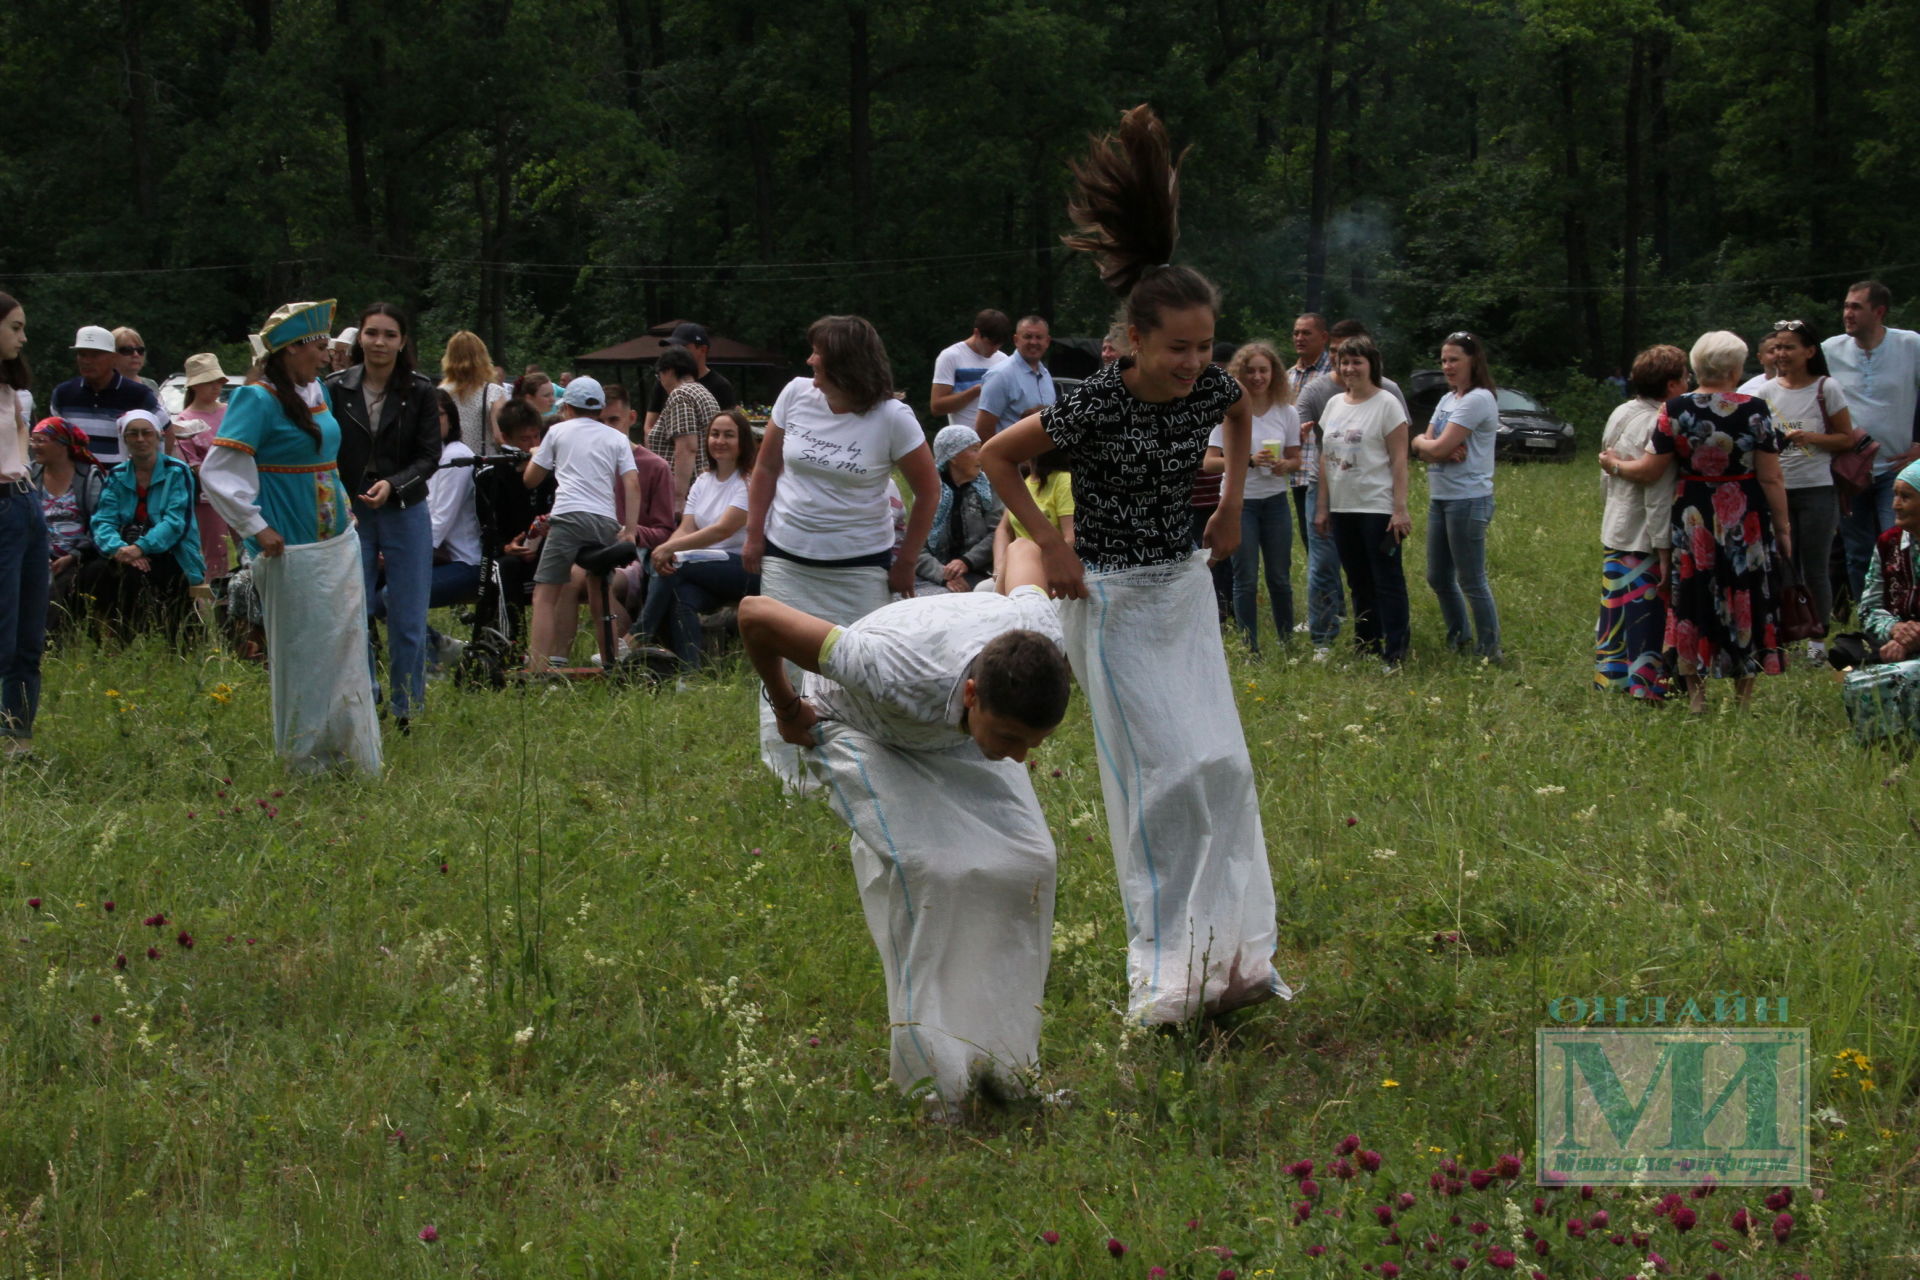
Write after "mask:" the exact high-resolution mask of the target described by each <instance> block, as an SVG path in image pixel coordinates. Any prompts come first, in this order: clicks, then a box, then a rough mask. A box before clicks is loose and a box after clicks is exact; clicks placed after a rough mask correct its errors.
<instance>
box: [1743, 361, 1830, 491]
mask: <svg viewBox="0 0 1920 1280" xmlns="http://www.w3.org/2000/svg"><path fill="white" fill-rule="evenodd" d="M1822 386H1824V387H1825V388H1826V390H1825V396H1826V403H1827V416H1828V417H1831V416H1833V415H1834V414H1836V413H1839V412H1840V411H1841V410H1842V409H1844V408H1846V407H1847V393H1846V392H1844V391H1842V390H1841V389H1840V383H1839V381H1838V380H1837V379H1834V378H1825V379H1821V378H1815V379H1814V380H1813V381H1812V382H1809V383H1808V384H1807V385H1806V386H1804V387H1797V388H1796V387H1789V386H1784V385H1782V383H1781V382H1780V380H1779V379H1778V378H1775V379H1774V380H1773V381H1771V382H1769V383H1767V385H1766V386H1765V387H1763V388H1762V389H1761V390H1760V391H1759V392H1758V393H1757V394H1759V395H1760V397H1761V398H1762V399H1764V400H1765V401H1766V402H1767V404H1768V405H1769V406H1770V407H1771V408H1772V410H1773V425H1774V426H1775V427H1777V428H1778V429H1779V431H1780V433H1781V434H1782V435H1785V434H1786V433H1787V432H1789V431H1811V432H1813V433H1814V434H1816V435H1820V434H1824V433H1825V432H1826V431H1827V430H1828V427H1827V424H1826V423H1825V422H1824V421H1823V420H1822V419H1821V417H1820V403H1819V401H1818V400H1816V399H1815V398H1814V393H1815V392H1816V391H1817V390H1819V388H1821V387H1822ZM1780 475H1781V477H1782V478H1783V479H1784V480H1785V481H1786V482H1787V488H1789V489H1819V488H1822V487H1824V486H1826V485H1830V484H1832V483H1833V455H1832V454H1831V453H1828V452H1827V451H1826V450H1825V449H1819V448H1815V447H1814V446H1813V445H1810V444H1788V443H1786V441H1784V440H1783V441H1781V442H1780Z"/></svg>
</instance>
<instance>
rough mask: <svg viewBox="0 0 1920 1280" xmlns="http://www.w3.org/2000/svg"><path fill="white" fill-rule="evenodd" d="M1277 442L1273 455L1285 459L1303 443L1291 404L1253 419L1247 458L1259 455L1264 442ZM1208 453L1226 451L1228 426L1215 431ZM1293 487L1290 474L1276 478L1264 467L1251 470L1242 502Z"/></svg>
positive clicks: (1281, 405)
mask: <svg viewBox="0 0 1920 1280" xmlns="http://www.w3.org/2000/svg"><path fill="white" fill-rule="evenodd" d="M1269 440H1274V441H1278V442H1279V443H1278V444H1277V445H1276V447H1275V448H1274V453H1276V454H1278V455H1279V456H1280V457H1282V458H1284V457H1286V456H1287V450H1288V449H1291V448H1293V447H1294V446H1295V445H1297V444H1299V443H1300V415H1299V414H1298V413H1297V412H1295V411H1294V407H1293V406H1292V405H1290V404H1276V405H1273V406H1271V407H1270V408H1269V409H1268V410H1267V411H1266V412H1265V413H1258V414H1255V415H1254V417H1253V438H1252V440H1251V441H1249V443H1248V446H1247V456H1248V457H1249V458H1252V457H1253V455H1254V454H1257V453H1259V452H1260V450H1261V448H1262V446H1263V445H1264V444H1265V442H1267V441H1269ZM1207 447H1208V448H1209V449H1220V450H1225V449H1226V447H1227V431H1226V424H1225V423H1222V424H1221V425H1220V426H1217V427H1215V428H1214V429H1213V434H1212V435H1210V436H1208V437H1207ZM1292 487H1293V476H1292V474H1291V473H1289V472H1281V473H1280V474H1279V475H1275V474H1274V473H1273V472H1271V471H1268V470H1267V469H1266V468H1265V467H1252V468H1250V469H1249V470H1248V471H1247V487H1246V489H1245V490H1243V491H1242V493H1241V497H1243V498H1274V497H1278V496H1279V495H1280V494H1283V493H1285V492H1286V491H1287V490H1289V489H1291V488H1292Z"/></svg>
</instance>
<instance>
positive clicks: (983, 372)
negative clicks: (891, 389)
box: [933, 341, 1009, 427]
mask: <svg viewBox="0 0 1920 1280" xmlns="http://www.w3.org/2000/svg"><path fill="white" fill-rule="evenodd" d="M1008 358H1009V357H1008V356H1007V353H1006V352H1004V351H995V352H994V353H993V354H992V355H987V356H983V355H981V354H980V353H978V352H977V351H975V350H974V349H973V348H972V347H970V346H968V345H967V344H966V343H965V342H964V341H962V342H956V343H954V344H953V345H952V346H950V347H948V348H947V349H946V350H945V351H942V352H941V353H940V354H939V355H937V356H935V357H934V358H933V381H934V385H935V386H949V387H952V388H953V389H954V390H955V391H965V390H966V389H967V388H968V387H977V386H979V385H980V384H981V383H982V382H984V381H986V377H987V375H988V374H989V373H991V372H992V371H993V370H995V369H997V368H999V367H1000V366H1001V365H1002V364H1005V363H1006V361H1007V360H1008ZM979 412H980V402H979V401H978V400H977V399H976V400H974V401H971V402H970V403H969V404H968V405H967V406H966V407H965V408H964V409H960V410H958V411H956V412H954V413H950V414H948V415H947V422H948V423H949V424H951V425H952V426H956V427H971V426H972V425H973V417H974V415H975V414H977V413H979ZM1002 425H1005V424H1002Z"/></svg>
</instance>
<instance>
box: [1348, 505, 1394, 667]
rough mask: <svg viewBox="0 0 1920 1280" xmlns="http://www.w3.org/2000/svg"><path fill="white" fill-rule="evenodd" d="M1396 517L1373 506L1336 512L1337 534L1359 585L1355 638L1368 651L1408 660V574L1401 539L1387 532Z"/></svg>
mask: <svg viewBox="0 0 1920 1280" xmlns="http://www.w3.org/2000/svg"><path fill="white" fill-rule="evenodd" d="M1390 519H1391V518H1390V517H1388V516H1384V515H1380V514H1379V513H1377V512H1372V511H1336V512H1335V513H1334V515H1333V521H1332V525H1333V537H1334V541H1335V542H1336V543H1338V544H1339V547H1340V566H1341V568H1343V569H1344V570H1346V574H1347V585H1348V586H1349V587H1350V588H1352V590H1353V642H1354V644H1355V645H1357V646H1358V647H1359V649H1360V651H1361V652H1362V653H1371V654H1376V655H1378V656H1379V657H1382V658H1384V659H1386V660H1387V661H1388V662H1390V663H1397V662H1401V661H1404V660H1405V658H1406V656H1407V648H1408V645H1409V643H1410V641H1411V639H1412V635H1411V630H1410V623H1411V617H1410V613H1409V610H1408V606H1407V577H1406V573H1405V572H1404V570H1403V569H1402V568H1401V564H1400V543H1399V541H1398V540H1396V539H1394V538H1392V537H1391V536H1389V535H1388V533H1387V525H1388V523H1389V522H1390Z"/></svg>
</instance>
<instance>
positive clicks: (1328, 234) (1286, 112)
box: [0, 0, 1920, 387]
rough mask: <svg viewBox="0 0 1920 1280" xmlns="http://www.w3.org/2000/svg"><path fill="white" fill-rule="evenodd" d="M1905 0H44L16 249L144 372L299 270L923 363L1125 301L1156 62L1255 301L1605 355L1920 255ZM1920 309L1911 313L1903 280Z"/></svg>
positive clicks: (273, 295)
mask: <svg viewBox="0 0 1920 1280" xmlns="http://www.w3.org/2000/svg"><path fill="white" fill-rule="evenodd" d="M1907 18H1910V14H1908V13H1907V12H1906V11H1905V9H1904V6H1902V5H1900V4H1899V3H1897V0H1776V2H1775V3H1771V4H1766V5H1760V6H1754V5H1749V4H1744V3H1737V2H1736V0H1408V2H1406V3H1398V4H1393V5H1387V4H1383V3H1379V2H1378V0H1371V2H1369V0H1360V2H1358V3H1344V4H1342V3H1334V2H1333V0H1309V2H1308V3H1299V4H1289V3H1282V2H1281V0H1247V2H1245V3H1232V4H1227V3H1219V4H1210V3H1196V2H1194V0H1152V2H1151V3H1149V2H1147V0H1123V2H1122V3H1119V4H1095V3H1092V2H1091V0H1061V2H1059V3H1052V4H1048V5H1044V6H1039V5H1028V4H1022V3H1011V2H1009V0H984V2H983V3H979V4H971V5H944V6H943V5H934V4H929V3H927V2H926V0H902V2H901V3H895V4H889V5H878V4H870V3H867V2H866V0H830V2H829V3H828V4H826V5H824V6H804V7H797V8H796V7H794V6H789V5H781V4H774V3H770V2H769V0H739V2H738V3H735V4H731V5H727V6H721V7H715V6H709V5H673V4H668V3H666V2H665V0H389V3H385V4H375V3H371V0H331V2H330V3H327V2H323V0H179V2H175V0H168V2H166V3H162V0H77V2H76V0H13V2H12V3H9V4H8V5H6V6H4V7H3V8H0V73H3V74H4V77H5V82H6V83H7V84H9V85H10V86H12V87H13V93H12V94H10V95H9V97H10V101H9V112H8V117H9V123H10V128H9V135H10V136H9V137H8V139H7V144H6V146H5V148H4V154H0V208H4V209H5V211H6V212H5V223H6V233H5V235H4V236H0V288H6V289H9V290H10V291H12V292H14V293H16V294H17V295H18V296H20V297H21V298H22V300H23V301H25V302H26V303H27V305H28V307H29V311H30V314H31V315H32V317H33V321H34V325H33V329H34V332H33V342H34V346H33V353H34V355H35V356H36V357H38V358H39V363H40V367H41V370H42V373H43V380H44V376H45V375H50V374H52V373H55V372H58V371H60V370H63V369H65V368H66V363H67V362H66V359H65V356H64V353H63V351H62V348H63V346H64V343H65V339H66V336H67V334H68V333H69V332H70V331H71V328H72V326H74V325H75V324H79V323H89V322H104V323H108V324H115V323H134V324H136V325H137V326H138V327H140V328H141V329H142V331H143V333H144V334H145V336H146V337H147V339H148V340H149V342H150V343H152V344H153V347H154V351H155V356H156V365H157V366H164V367H163V368H157V369H155V370H154V371H155V372H159V373H161V374H163V375H164V373H165V372H167V371H171V370H172V369H174V368H177V367H179V363H180V361H181V359H182V358H183V357H184V355H185V354H186V353H188V352H190V351H193V350H196V349H199V348H201V347H203V346H208V345H217V344H221V343H232V342H236V341H238V340H239V339H240V338H241V337H242V336H243V334H244V333H245V331H246V330H247V328H248V327H249V325H251V324H254V323H257V322H258V320H259V318H260V317H261V316H262V315H264V313H265V312H266V311H267V310H268V309H269V308H271V307H272V306H273V305H274V304H276V303H278V302H280V301H283V300H285V299H286V298H287V297H289V296H296V295H298V296H310V295H321V296H329V295H334V296H338V297H340V298H341V299H342V301H343V304H344V305H347V306H351V305H354V304H356V303H359V302H363V301H366V300H369V299H371V298H372V297H374V296H383V297H392V298H397V299H398V300H400V301H403V302H405V303H410V304H413V305H414V306H415V307H417V308H418V309H420V310H421V311H423V312H424V313H425V315H426V323H425V325H424V326H423V334H424V336H425V337H426V338H427V346H428V347H429V349H430V351H429V353H430V354H432V353H433V352H435V351H437V348H438V345H439V343H440V341H441V340H442V339H443V338H444V335H445V334H446V333H447V332H450V331H451V330H452V329H454V328H457V327H461V326H470V327H473V328H475V329H477V330H478V331H479V332H481V333H482V335H483V336H485V337H486V338H487V339H488V340H489V342H490V343H492V344H493V345H494V346H495V348H496V349H497V351H498V353H499V354H500V355H501V356H503V357H504V359H505V360H506V362H507V363H509V364H510V365H513V366H515V367H517V366H518V364H519V363H520V362H521V361H523V360H526V359H542V360H546V361H550V362H558V361H564V360H566V359H567V358H568V357H570V356H572V355H575V354H579V353H582V352H585V351H588V350H591V349H594V348H596V347H599V346H601V345H603V344H606V343H609V342H613V341H618V340H621V339H624V338H627V337H630V336H633V335H634V334H636V333H638V332H640V331H641V330H642V329H644V328H645V327H646V326H647V325H648V324H652V323H657V322H659V321H661V320H664V319H667V318H670V317H673V316H694V317H698V318H700V319H703V320H706V321H707V322H708V323H710V324H712V325H713V326H714V327H715V328H716V329H717V330H718V331H720V332H722V333H726V334H728V335H731V336H737V337H739V338H742V339H744V340H746V341H748V342H750V343H753V344H756V345H759V346H765V347H772V348H776V349H779V350H783V351H787V352H790V353H791V354H793V355H794V356H795V357H796V364H797V357H798V356H800V355H802V354H804V352H802V351H799V350H798V349H797V348H798V347H799V341H800V340H799V335H800V334H801V332H802V330H803V328H804V326H805V324H806V322H807V321H808V320H809V319H811V318H812V317H813V316H815V315H817V314H820V313H823V312H828V311H837V310H849V309H851V310H859V311H862V312H864V313H867V314H869V315H871V316H872V317H873V318H874V319H875V320H876V322H877V323H878V324H879V325H880V328H881V330H882V332H883V333H884V334H885V335H886V336H887V338H888V340H889V342H890V344H891V347H892V350H893V354H894V358H895V363H896V366H897V369H898V372H899V375H900V377H901V379H902V381H903V382H904V383H905V384H906V385H909V386H914V387H918V386H919V385H920V384H922V383H923V382H924V381H925V375H926V372H927V370H928V367H929V366H930V364H931V361H932V357H933V354H934V352H935V351H936V350H938V348H939V347H940V346H942V345H944V344H945V343H947V342H950V341H952V340H954V339H955V338H957V337H960V336H963V335H964V334H965V332H966V328H967V324H966V321H967V318H968V317H969V316H970V315H971V314H972V312H973V311H974V310H975V309H976V308H977V307H979V306H982V305H998V306H1001V307H1003V308H1005V309H1006V310H1008V311H1010V312H1014V313H1018V312H1020V311H1025V310H1039V311H1042V312H1045V313H1049V314H1051V315H1053V316H1054V317H1055V318H1056V321H1057V323H1056V331H1057V332H1061V333H1097V332H1099V331H1100V330H1101V329H1103V328H1104V320H1105V317H1106V314H1107V311H1108V308H1109V305H1110V300H1109V299H1107V298H1105V297H1103V296H1102V295H1101V294H1100V292H1099V290H1098V287H1097V285H1096V284H1095V283H1094V280H1093V275H1092V273H1091V272H1090V271H1089V270H1088V269H1087V268H1086V267H1085V265H1084V264H1082V263H1079V262H1077V261H1075V260H1074V255H1071V254H1067V253H1065V252H1063V251H1062V250H1061V249H1060V248H1059V247H1058V236H1059V235H1060V233H1061V232H1062V231H1063V230H1064V229H1065V227H1064V204H1065V201H1064V195H1065V183H1066V174H1065V160H1066V158H1067V157H1068V156H1069V155H1070V154H1072V153H1073V152H1074V151H1075V150H1076V149H1078V148H1079V147H1081V146H1083V145H1084V142H1085V138H1086V135H1087V133H1088V131H1089V130H1092V129H1095V128H1098V127H1101V126H1103V125H1106V124H1109V123H1111V122H1112V121H1113V120H1115V119H1116V118H1117V113H1118V111H1119V110H1120V109H1121V108H1123V107H1125V106H1127V105H1130V104H1132V103H1134V102H1137V101H1141V100H1151V101H1152V102H1153V103H1154V104H1155V105H1156V106H1157V107H1158V108H1159V109H1160V110H1161V112H1162V113H1163V114H1164V115H1165V116H1166V117H1167V119H1168V121H1169V123H1170V125H1171V127H1172V130H1173V132H1174V134H1175V137H1176V138H1177V139H1178V140H1180V141H1182V142H1190V143H1192V144H1193V152H1192V156H1191V168H1190V174H1189V178H1188V183H1187V188H1186V201H1187V218H1186V231H1187V234H1186V239H1185V243H1184V245H1183V248H1182V250H1181V257H1182V258H1183V259H1185V260H1188V261H1191V262H1192V263H1194V264H1196V265H1200V266H1202V267H1204V268H1206V269H1209V270H1211V271H1212V272H1214V273H1215V274H1216V275H1217V276H1218V277H1219V278H1220V280H1221V281H1222V283H1223V284H1225V285H1226V286H1227V289H1228V299H1229V316H1228V323H1227V325H1226V326H1225V332H1226V334H1227V335H1228V336H1235V337H1241V336H1248V335H1250V334H1252V333H1255V332H1263V331H1272V330H1276V329H1280V328H1281V327H1282V326H1284V324H1285V322H1286V321H1287V319H1289V318H1290V316H1291V315H1292V313H1294V312H1295V311H1297V310H1299V309H1300V308H1301V307H1303V306H1317V307H1321V308H1323V309H1326V310H1328V311H1329V312H1332V313H1336V314H1349V313H1350V314H1355V315H1359V316H1361V317H1363V318H1365V319H1367V320H1368V321H1370V322H1371V323H1372V324H1373V325H1374V327H1375V328H1376V329H1377V330H1378V331H1379V332H1380V333H1381V334H1382V335H1383V336H1385V338H1386V339H1387V340H1388V345H1389V347H1390V349H1391V354H1392V355H1393V356H1394V357H1395V359H1394V360H1393V363H1394V365H1395V366H1396V368H1404V367H1406V365H1407V364H1408V362H1410V361H1412V360H1415V359H1417V358H1418V355H1417V353H1419V352H1422V351H1425V350H1427V349H1429V348H1430V347H1431V346H1432V344H1433V343H1434V341H1435V340H1436V339H1437V338H1438V337H1439V336H1441V335H1443V334H1444V333H1446V332H1447V331H1448V330H1450V329H1453V328H1458V327H1462V326H1465V327H1470V328H1473V329H1476V330H1478V331H1481V332H1484V333H1487V334H1489V335H1493V336H1494V338H1495V339H1496V350H1497V351H1498V353H1499V355H1500V358H1501V363H1502V364H1503V365H1504V366H1505V367H1507V368H1513V367H1516V366H1517V367H1525V368H1529V369H1532V370H1536V371H1546V370H1566V369H1568V368H1570V367H1574V366H1577V367H1578V368H1580V369H1581V370H1582V371H1584V372H1585V373H1588V374H1600V373H1604V372H1608V371H1611V370H1612V369H1614V368H1616V367H1617V366H1619V365H1620V364H1621V363H1622V362H1623V361H1624V359H1626V358H1627V357H1628V356H1629V355H1630V353H1631V352H1632V351H1633V350H1635V349H1637V348H1638V347H1639V346H1641V345H1644V344H1645V343H1646V342H1649V341H1653V340H1656V339H1680V340H1685V339H1687V338H1690V337H1691V336H1692V335H1693V334H1695V333H1697V332H1698V331H1699V330H1701V329H1702V328H1704V327H1707V326H1710V325H1732V326H1735V327H1738V328H1740V329H1742V330H1743V331H1747V332H1749V333H1750V332H1751V331H1752V330H1753V329H1754V328H1755V327H1756V326H1757V325H1758V324H1760V323H1761V322H1763V321H1764V320H1769V319H1772V318H1775V317H1776V316H1778V315H1782V314H1786V315H1800V316H1804V317H1805V318H1807V319H1809V320H1812V321H1814V322H1816V323H1817V324H1818V325H1819V327H1820V328H1822V329H1825V330H1831V329H1833V328H1835V327H1837V314H1838V310H1837V301H1838V298H1839V296H1840V293H1841V291H1842V289H1843V288H1844V286H1845V285H1846V284H1847V283H1848V281H1849V279H1850V278H1852V277H1856V276H1860V275H1865V274H1868V273H1870V272H1879V273H1881V274H1882V275H1883V276H1885V277H1886V278H1887V279H1888V280H1889V282H1890V283H1892V284H1893V285H1894V287H1895V289H1896V294H1897V296H1898V295H1900V294H1904V293H1905V292H1907V291H1908V290H1909V289H1910V288H1911V287H1913V286H1914V285H1916V284H1920V271H1916V270H1913V269H1911V268H1909V267H1908V266H1907V265H1906V264H1905V263H1904V259H1905V258H1908V257H1911V256H1912V255H1911V254H1909V253H1907V252H1906V251H1905V250H1904V249H1903V247H1902V246H1901V245H1900V243H1899V234H1900V231H1901V228H1902V225H1903V221H1904V219H1905V216H1906V211H1907V210H1908V209H1909V208H1910V207H1911V206H1912V205H1913V203H1914V201H1915V197H1916V187H1920V177H1916V176H1915V174H1914V172H1913V171H1912V169H1911V168H1910V167H1909V166H1904V165H1902V164H1900V162H1899V157H1900V156H1901V155H1902V154H1905V153H1908V152H1909V151H1910V150H1911V146H1910V143H1909V135H1910V134H1911V133H1913V132H1914V130H1915V129H1916V128H1920V125H1916V123H1915V121H1914V119H1913V116H1912V112H1911V111H1910V110H1908V109H1906V108H1904V107H1903V106H1902V105H1901V104H1903V103H1910V102H1911V101H1912V100H1913V99H1914V97H1915V93H1914V91H1915V89H1916V88H1920V30H1916V28H1915V26H1914V24H1913V23H1912V22H1911V21H1909V20H1905V19H1907ZM1896 322H1898V315H1897V314H1896Z"/></svg>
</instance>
